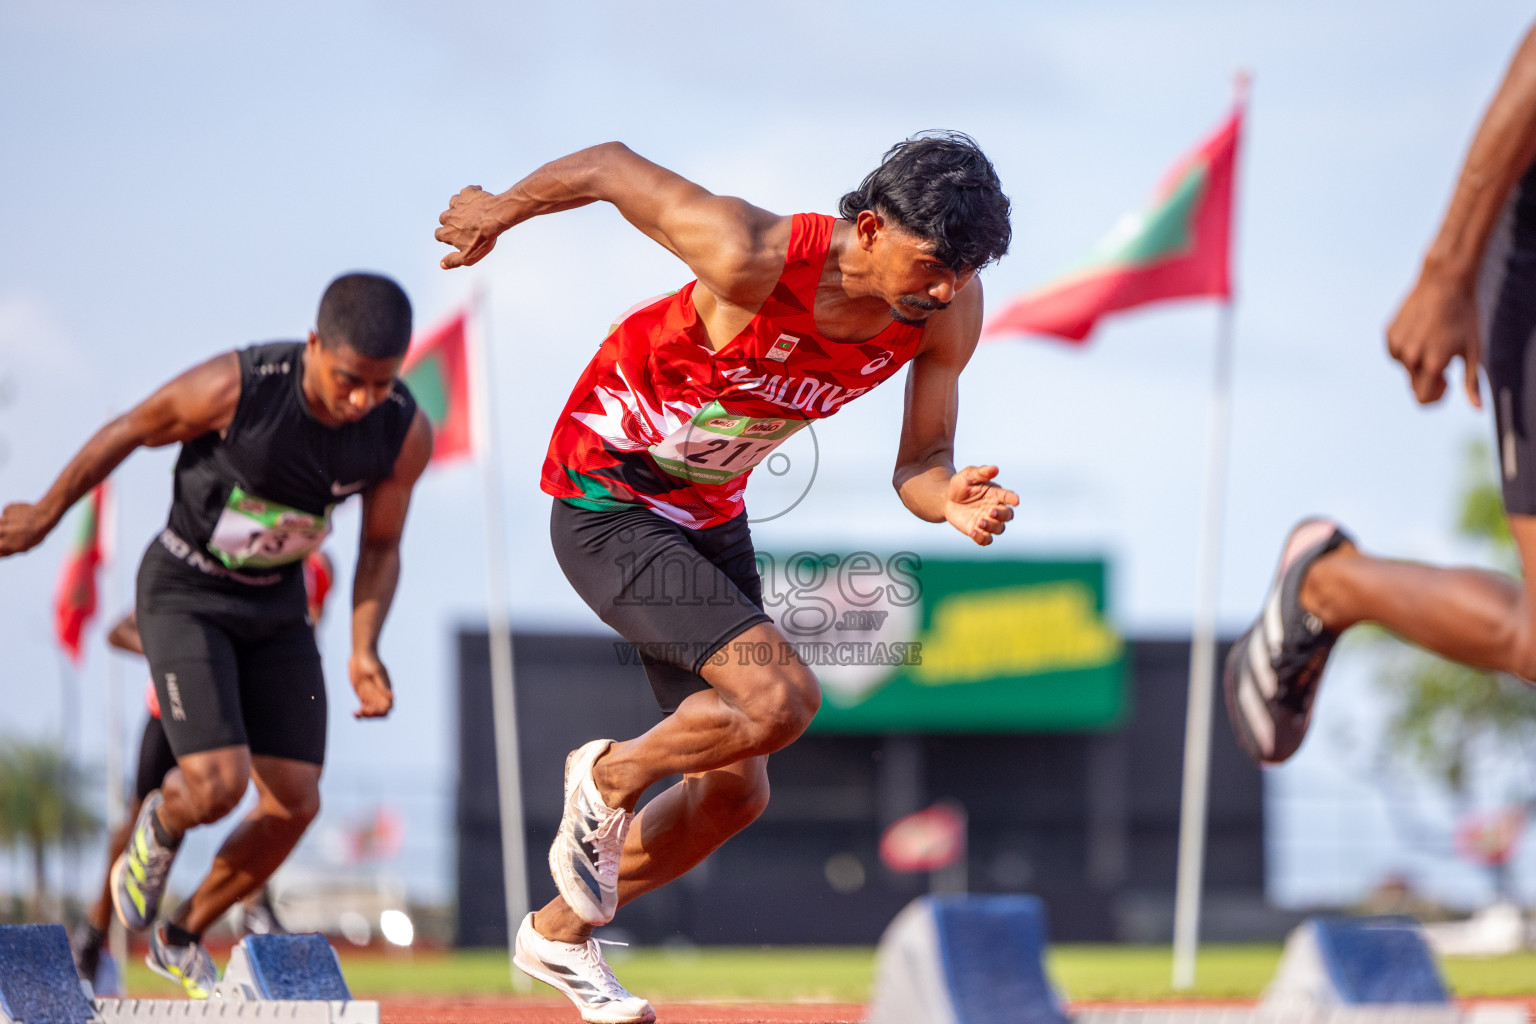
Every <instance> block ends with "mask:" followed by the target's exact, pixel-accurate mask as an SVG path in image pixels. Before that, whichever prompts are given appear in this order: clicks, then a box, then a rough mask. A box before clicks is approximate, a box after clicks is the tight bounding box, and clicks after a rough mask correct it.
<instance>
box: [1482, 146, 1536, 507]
mask: <svg viewBox="0 0 1536 1024" xmlns="http://www.w3.org/2000/svg"><path fill="white" fill-rule="evenodd" d="M1477 298H1478V311H1479V313H1480V314H1481V319H1482V328H1483V359H1484V361H1485V365H1486V366H1487V371H1488V388H1489V390H1490V391H1491V392H1492V393H1493V394H1492V398H1493V415H1494V426H1495V428H1496V430H1497V432H1498V437H1497V441H1498V451H1499V469H1500V475H1501V477H1502V482H1503V486H1504V510H1505V511H1506V512H1508V513H1509V514H1510V515H1518V516H1529V515H1536V360H1532V359H1531V358H1530V356H1531V341H1532V336H1533V335H1536V164H1533V165H1532V166H1531V168H1530V169H1529V170H1527V171H1526V172H1525V177H1524V178H1522V179H1521V180H1520V182H1519V184H1517V185H1516V186H1515V190H1514V194H1513V195H1512V196H1510V199H1509V202H1508V204H1506V206H1505V209H1504V216H1503V219H1502V220H1501V221H1500V222H1499V226H1498V227H1497V228H1496V229H1495V231H1494V234H1493V237H1492V238H1491V239H1490V240H1489V243H1488V249H1487V251H1486V252H1485V253H1484V257H1483V268H1482V274H1481V276H1480V278H1479V280H1478V286H1477Z"/></svg>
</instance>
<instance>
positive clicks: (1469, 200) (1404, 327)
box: [1387, 29, 1536, 408]
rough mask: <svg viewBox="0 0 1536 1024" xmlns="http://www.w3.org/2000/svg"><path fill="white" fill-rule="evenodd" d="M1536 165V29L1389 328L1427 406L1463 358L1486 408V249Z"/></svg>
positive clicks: (1392, 345)
mask: <svg viewBox="0 0 1536 1024" xmlns="http://www.w3.org/2000/svg"><path fill="white" fill-rule="evenodd" d="M1533 159H1536V29H1532V30H1531V31H1530V32H1528V33H1527V34H1526V37H1525V39H1524V40H1523V41H1522V42H1521V43H1520V48H1519V49H1518V50H1516V51H1515V56H1514V60H1512V61H1511V62H1510V65H1509V70H1508V71H1507V72H1506V73H1505V75H1504V81H1503V83H1502V84H1501V85H1500V86H1499V91H1498V92H1497V93H1496V94H1495V95H1494V97H1493V102H1492V103H1490V104H1489V106H1488V112H1487V113H1486V114H1484V115H1483V122H1482V124H1481V125H1480V126H1479V127H1478V129H1477V134H1476V135H1474V136H1473V138H1472V147H1471V149H1469V150H1468V152H1467V159H1466V162H1465V163H1463V164H1462V168H1461V177H1460V178H1459V179H1458V180H1457V182H1456V191H1455V192H1454V193H1453V194H1452V196H1451V205H1450V208H1449V209H1447V210H1446V212H1445V219H1444V221H1442V222H1441V225H1440V233H1439V234H1438V235H1436V236H1435V241H1434V243H1433V244H1432V245H1431V246H1430V247H1429V252H1428V253H1427V254H1425V257H1424V266H1423V269H1422V270H1421V271H1420V272H1419V279H1418V281H1417V282H1416V283H1415V284H1414V286H1413V290H1412V291H1411V292H1409V293H1408V297H1407V298H1406V299H1404V300H1403V305H1402V307H1401V308H1400V309H1399V310H1398V311H1397V315H1396V316H1395V317H1394V318H1393V320H1392V324H1391V326H1389V327H1388V328H1387V350H1388V351H1389V352H1391V354H1392V357H1393V358H1394V359H1396V360H1397V361H1398V362H1400V363H1402V364H1403V367H1404V368H1405V369H1406V370H1407V371H1408V376H1409V379H1410V383H1411V384H1412V385H1413V393H1414V397H1416V398H1417V399H1418V400H1419V401H1420V402H1422V403H1429V402H1434V401H1438V400H1439V399H1440V396H1441V395H1443V394H1445V371H1446V368H1447V367H1448V366H1450V364H1451V361H1452V360H1454V359H1456V358H1457V357H1460V358H1461V360H1462V361H1463V363H1464V364H1465V366H1466V374H1467V377H1466V388H1467V398H1468V400H1470V401H1471V403H1472V404H1473V405H1474V406H1477V407H1478V408H1481V407H1482V399H1481V397H1480V396H1479V393H1478V384H1477V369H1478V365H1479V363H1480V362H1481V359H1482V339H1481V334H1480V329H1479V326H1478V314H1477V304H1476V301H1475V292H1476V287H1477V275H1478V269H1479V267H1480V265H1481V263H1482V256H1483V250H1484V249H1485V248H1486V247H1487V244H1488V239H1489V238H1490V237H1491V236H1492V235H1493V229H1494V227H1495V226H1496V225H1497V223H1498V220H1499V214H1500V213H1501V212H1502V210H1503V209H1504V204H1505V202H1506V201H1507V200H1508V198H1509V194H1510V191H1511V190H1512V189H1513V188H1514V187H1515V182H1517V181H1519V180H1520V176H1521V175H1522V174H1524V173H1525V170H1526V168H1528V167H1529V166H1530V165H1531V161H1532V160H1533Z"/></svg>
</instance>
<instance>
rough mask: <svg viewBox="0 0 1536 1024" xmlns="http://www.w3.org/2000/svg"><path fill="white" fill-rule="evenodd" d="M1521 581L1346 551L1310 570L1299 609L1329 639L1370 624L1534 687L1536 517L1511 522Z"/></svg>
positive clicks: (1350, 546)
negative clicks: (1319, 622) (1308, 614)
mask: <svg viewBox="0 0 1536 1024" xmlns="http://www.w3.org/2000/svg"><path fill="white" fill-rule="evenodd" d="M1509 526H1510V530H1511V531H1512V532H1513V533H1514V535H1515V541H1516V543H1517V544H1518V545H1519V549H1520V560H1521V563H1522V565H1523V568H1524V574H1525V579H1524V581H1521V580H1517V579H1514V578H1512V577H1510V576H1506V575H1503V574H1502V573H1496V572H1490V571H1488V570H1486V569H1441V568H1436V567H1434V566H1429V565H1422V564H1419V563H1416V562H1398V561H1391V560H1388V559H1382V558H1376V557H1373V556H1371V555H1367V554H1364V553H1363V552H1361V551H1360V550H1359V549H1358V548H1356V547H1355V546H1354V545H1353V544H1344V545H1342V546H1340V547H1339V548H1338V549H1337V550H1336V551H1333V552H1331V553H1329V554H1327V555H1324V556H1323V557H1322V558H1320V559H1318V560H1317V562H1316V563H1315V564H1314V565H1313V566H1312V569H1311V571H1309V572H1308V573H1307V575H1306V578H1305V579H1304V580H1303V582H1302V589H1301V604H1302V607H1304V608H1305V609H1307V610H1308V611H1310V612H1312V613H1313V614H1314V615H1316V616H1317V617H1318V618H1319V619H1321V620H1322V621H1323V624H1324V625H1325V626H1326V627H1327V628H1328V629H1329V630H1331V631H1333V632H1336V633H1337V632H1341V631H1343V630H1345V629H1348V628H1349V627H1350V626H1353V625H1355V624H1356V623H1360V622H1374V623H1376V624H1378V625H1381V626H1384V627H1386V628H1387V629H1389V630H1391V631H1392V632H1394V633H1396V634H1398V635H1399V636H1401V637H1403V638H1404V639H1405V640H1409V641H1411V642H1413V643H1416V644H1418V645H1419V646H1421V647H1425V648H1427V649H1429V650H1431V651H1433V652H1434V653H1436V654H1438V655H1440V656H1442V657H1444V658H1448V659H1450V660H1451V661H1457V662H1460V663H1462V664H1464V665H1471V666H1473V667H1475V668H1486V669H1493V670H1495V671H1499V672H1508V673H1509V674H1511V675H1515V676H1519V677H1520V678H1522V679H1525V680H1527V681H1533V682H1536V582H1533V581H1536V516H1524V515H1512V516H1510V517H1509Z"/></svg>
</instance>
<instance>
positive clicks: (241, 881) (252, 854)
mask: <svg viewBox="0 0 1536 1024" xmlns="http://www.w3.org/2000/svg"><path fill="white" fill-rule="evenodd" d="M251 777H252V779H253V780H254V781H255V783H256V794H257V800H256V807H255V808H254V809H253V810H252V811H251V813H250V814H248V815H246V818H245V820H244V821H242V822H241V823H240V824H239V825H237V826H235V829H234V831H232V832H231V833H230V834H229V838H228V839H226V840H224V845H223V846H221V847H220V848H219V852H218V854H217V855H216V856H215V857H214V859H213V866H212V867H210V868H209V869H208V874H207V876H206V877H205V878H204V879H203V881H202V883H201V884H200V885H199V886H198V887H197V889H196V891H195V892H193V893H192V895H191V896H190V897H188V899H187V901H186V902H185V903H183V904H182V905H181V906H180V907H178V908H177V909H176V912H175V913H174V914H172V915H171V922H172V923H173V924H175V925H176V926H177V927H180V928H184V929H186V930H187V931H189V932H192V933H193V934H194V935H201V934H202V933H203V932H204V931H205V930H207V928H208V927H209V926H210V925H212V924H213V923H214V922H215V921H217V920H218V919H219V918H220V917H222V916H223V915H224V912H225V911H227V910H228V909H229V908H230V907H232V906H234V905H235V904H236V903H237V902H239V901H240V899H241V897H243V896H245V895H247V894H248V893H250V892H252V891H254V890H255V889H258V888H260V887H261V885H262V883H263V882H265V881H266V880H267V878H268V877H269V876H270V875H271V874H272V872H274V871H276V870H277V868H278V866H279V865H280V864H282V863H283V861H284V859H286V858H287V856H288V854H289V853H291V852H292V851H293V848H294V846H296V845H297V844H298V842H299V839H300V838H301V837H302V836H303V835H304V830H305V829H307V828H308V827H309V823H310V822H311V821H313V820H314V819H315V815H316V814H318V813H319V811H320V766H319V765H317V764H310V763H308V762H306V761H294V760H290V759H287V758H280V757H265V756H260V755H257V756H255V757H252V758H251Z"/></svg>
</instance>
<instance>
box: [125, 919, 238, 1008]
mask: <svg viewBox="0 0 1536 1024" xmlns="http://www.w3.org/2000/svg"><path fill="white" fill-rule="evenodd" d="M144 965H145V966H146V967H148V968H149V969H150V970H152V971H154V972H155V973H156V974H158V975H160V976H161V977H165V978H170V979H171V980H172V981H174V982H177V983H179V984H180V985H181V987H182V988H183V989H185V990H186V993H187V995H188V996H190V997H191V998H193V999H207V998H208V997H209V996H211V995H213V989H214V986H215V985H217V984H218V983H219V970H218V968H217V967H215V966H213V957H211V956H209V955H208V951H207V950H206V949H204V948H203V944H202V943H201V942H192V943H188V944H187V945H185V946H173V945H171V944H170V943H169V942H167V941H166V940H165V928H164V926H161V927H159V928H156V929H154V930H153V931H151V932H150V933H149V953H148V954H146V955H145V957H144Z"/></svg>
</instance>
